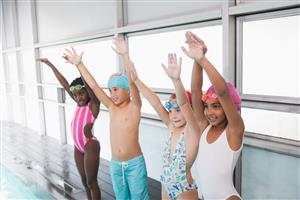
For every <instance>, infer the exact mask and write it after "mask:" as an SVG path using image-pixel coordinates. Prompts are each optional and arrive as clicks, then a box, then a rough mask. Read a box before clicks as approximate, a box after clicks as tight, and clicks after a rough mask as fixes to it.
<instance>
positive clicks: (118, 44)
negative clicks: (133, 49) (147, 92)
mask: <svg viewBox="0 0 300 200" xmlns="http://www.w3.org/2000/svg"><path fill="white" fill-rule="evenodd" d="M113 43H114V45H115V48H113V50H114V51H115V52H116V53H117V54H119V55H121V56H122V59H123V62H124V65H125V70H126V73H127V75H128V83H129V90H130V93H131V96H132V103H134V104H135V105H137V106H138V107H141V106H142V101H141V97H140V93H139V90H138V88H137V86H136V85H135V83H134V82H133V81H132V79H131V77H130V75H129V73H130V69H131V68H132V67H133V63H132V61H131V60H130V57H129V53H128V48H127V45H126V43H125V41H124V40H123V39H122V38H117V37H115V38H113Z"/></svg>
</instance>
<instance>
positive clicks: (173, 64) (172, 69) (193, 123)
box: [162, 54, 200, 139]
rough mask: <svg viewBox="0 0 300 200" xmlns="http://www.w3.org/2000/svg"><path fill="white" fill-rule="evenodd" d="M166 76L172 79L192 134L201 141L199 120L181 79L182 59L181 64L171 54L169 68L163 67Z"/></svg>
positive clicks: (174, 55)
mask: <svg viewBox="0 0 300 200" xmlns="http://www.w3.org/2000/svg"><path fill="white" fill-rule="evenodd" d="M162 66H163V68H164V70H165V72H166V74H167V75H168V76H169V77H170V78H171V80H172V82H173V85H174V87H175V91H176V98H177V101H178V104H179V106H180V108H181V111H182V112H183V115H184V118H185V120H186V121H187V123H188V124H189V127H190V128H191V131H190V132H191V133H192V134H193V136H195V138H196V139H199V136H200V134H199V133H200V129H199V126H198V123H197V120H196V118H195V116H194V114H193V111H192V108H191V106H190V103H189V101H188V99H187V95H186V91H185V89H184V86H183V84H182V81H181V79H180V73H181V58H180V59H179V63H178V61H177V56H176V54H169V55H168V67H166V66H165V65H162Z"/></svg>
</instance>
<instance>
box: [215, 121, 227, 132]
mask: <svg viewBox="0 0 300 200" xmlns="http://www.w3.org/2000/svg"><path fill="white" fill-rule="evenodd" d="M226 126H227V120H224V121H223V122H221V123H220V124H217V125H212V127H211V128H213V129H214V130H224V129H225V128H226Z"/></svg>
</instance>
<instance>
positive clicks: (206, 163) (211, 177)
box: [182, 32, 245, 200]
mask: <svg viewBox="0 0 300 200" xmlns="http://www.w3.org/2000/svg"><path fill="white" fill-rule="evenodd" d="M186 39H187V41H186V43H187V44H188V47H189V48H188V50H187V49H185V48H184V47H182V50H183V52H184V53H185V54H186V55H187V56H188V57H190V58H192V59H193V60H194V66H193V71H192V83H191V87H192V88H191V91H192V98H193V99H192V102H193V111H194V115H195V117H196V119H197V121H198V124H199V127H200V133H201V136H200V142H199V151H198V156H197V159H196V167H197V172H198V175H199V178H200V182H199V183H198V185H199V186H200V191H201V192H202V195H203V197H204V199H205V200H207V199H241V197H240V195H239V194H238V192H237V191H236V189H235V188H234V185H233V171H234V168H235V166H236V163H237V160H238V158H239V155H240V153H241V150H242V147H243V136H244V129H245V128H244V122H243V120H242V118H241V115H240V109H241V99H240V97H239V95H238V93H237V91H236V89H235V88H234V86H233V85H232V84H230V83H226V82H225V80H224V78H223V77H222V76H221V75H220V74H219V72H218V71H217V70H216V69H215V67H214V66H213V65H212V64H211V63H210V62H209V60H208V59H207V58H206V56H205V53H206V51H207V49H206V46H205V44H204V42H203V41H202V40H201V39H200V38H198V37H197V36H196V35H195V34H193V33H192V32H187V33H186ZM203 70H204V71H205V72H206V74H207V76H208V78H209V80H210V82H211V83H212V86H211V87H210V88H209V89H208V90H207V92H206V93H204V94H202V84H203Z"/></svg>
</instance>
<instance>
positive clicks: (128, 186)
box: [110, 155, 149, 200]
mask: <svg viewBox="0 0 300 200" xmlns="http://www.w3.org/2000/svg"><path fill="white" fill-rule="evenodd" d="M110 175H111V178H112V184H113V188H114V191H115V195H116V199H117V200H129V199H132V200H149V194H148V180H147V179H148V176H147V170H146V164H145V160H144V156H143V155H140V156H137V157H134V158H132V159H130V160H127V161H117V160H111V162H110Z"/></svg>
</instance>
